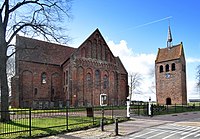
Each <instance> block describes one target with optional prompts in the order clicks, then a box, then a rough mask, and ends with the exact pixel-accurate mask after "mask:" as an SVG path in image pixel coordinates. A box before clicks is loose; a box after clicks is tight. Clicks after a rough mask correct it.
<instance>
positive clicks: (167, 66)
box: [165, 64, 169, 72]
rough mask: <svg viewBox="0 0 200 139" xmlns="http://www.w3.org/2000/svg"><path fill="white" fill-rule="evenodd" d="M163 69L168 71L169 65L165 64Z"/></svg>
mask: <svg viewBox="0 0 200 139" xmlns="http://www.w3.org/2000/svg"><path fill="white" fill-rule="evenodd" d="M165 71H166V72H168V71H169V65H168V64H167V65H166V66H165Z"/></svg>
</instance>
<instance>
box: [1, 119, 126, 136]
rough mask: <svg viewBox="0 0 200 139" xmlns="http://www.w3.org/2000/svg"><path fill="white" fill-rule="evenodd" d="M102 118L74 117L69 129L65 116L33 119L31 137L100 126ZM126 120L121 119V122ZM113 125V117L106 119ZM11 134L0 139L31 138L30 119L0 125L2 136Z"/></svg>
mask: <svg viewBox="0 0 200 139" xmlns="http://www.w3.org/2000/svg"><path fill="white" fill-rule="evenodd" d="M100 119H101V117H95V119H93V118H92V117H83V116H82V117H79V116H72V117H69V119H68V127H67V126H66V125H67V124H66V123H67V120H66V117H65V116H59V117H47V118H32V119H31V136H32V137H38V136H45V135H53V134H58V133H62V132H67V128H68V131H74V130H80V129H85V128H89V127H95V126H99V125H100ZM122 120H125V118H121V119H119V121H122ZM109 123H113V119H111V117H106V124H109ZM8 132H16V133H10V134H8V135H0V138H9V139H10V138H28V137H29V119H27V118H26V119H18V120H12V121H10V122H8V123H0V134H2V133H8Z"/></svg>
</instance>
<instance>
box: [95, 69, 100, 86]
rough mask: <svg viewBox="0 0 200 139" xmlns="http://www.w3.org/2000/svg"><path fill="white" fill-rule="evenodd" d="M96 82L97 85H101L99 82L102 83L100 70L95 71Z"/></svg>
mask: <svg viewBox="0 0 200 139" xmlns="http://www.w3.org/2000/svg"><path fill="white" fill-rule="evenodd" d="M95 82H96V86H99V83H100V71H99V70H96V71H95Z"/></svg>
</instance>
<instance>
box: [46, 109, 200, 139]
mask: <svg viewBox="0 0 200 139" xmlns="http://www.w3.org/2000/svg"><path fill="white" fill-rule="evenodd" d="M173 123H176V124H177V125H180V126H196V127H200V112H187V113H180V114H170V115H160V116H154V117H143V116H136V117H132V118H131V120H129V121H126V122H122V123H119V135H118V136H115V125H114V124H112V125H107V126H105V127H104V131H103V132H102V131H101V129H100V127H99V128H92V129H88V130H82V131H76V132H71V133H66V134H60V135H56V136H50V137H44V138H43V139H65V138H69V139H80V138H83V139H103V138H111V139H114V138H127V137H128V136H130V135H131V134H134V133H137V132H140V131H142V130H144V129H148V128H152V127H156V126H161V125H165V124H173Z"/></svg>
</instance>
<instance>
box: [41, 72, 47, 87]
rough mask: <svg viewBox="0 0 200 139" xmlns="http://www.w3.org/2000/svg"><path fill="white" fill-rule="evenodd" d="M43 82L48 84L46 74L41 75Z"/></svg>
mask: <svg viewBox="0 0 200 139" xmlns="http://www.w3.org/2000/svg"><path fill="white" fill-rule="evenodd" d="M41 82H42V84H45V83H47V75H46V73H45V72H43V73H42V75H41Z"/></svg>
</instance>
